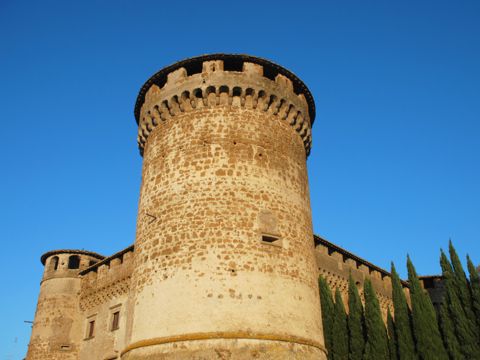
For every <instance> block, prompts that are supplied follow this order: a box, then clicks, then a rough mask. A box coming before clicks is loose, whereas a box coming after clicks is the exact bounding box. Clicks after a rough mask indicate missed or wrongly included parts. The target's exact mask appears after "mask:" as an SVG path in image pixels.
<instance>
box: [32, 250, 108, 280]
mask: <svg viewBox="0 0 480 360" xmlns="http://www.w3.org/2000/svg"><path fill="white" fill-rule="evenodd" d="M104 258H105V256H103V255H100V254H97V253H94V252H91V251H85V250H71V249H63V250H53V251H48V252H46V253H45V254H43V255H42V257H41V258H40V261H41V262H42V264H43V265H44V266H45V270H44V272H43V279H42V281H44V280H47V279H51V278H62V277H77V276H78V273H79V272H80V271H82V270H85V269H87V268H88V267H90V266H92V265H94V264H96V263H97V262H99V261H101V260H102V259H104Z"/></svg>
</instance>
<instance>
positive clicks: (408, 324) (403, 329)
mask: <svg viewBox="0 0 480 360" xmlns="http://www.w3.org/2000/svg"><path fill="white" fill-rule="evenodd" d="M392 299H393V308H394V310H395V311H394V317H395V318H394V322H395V330H396V336H397V338H396V339H397V347H398V359H399V360H411V359H416V358H417V356H416V352H415V341H414V339H413V331H412V319H411V313H410V309H409V307H408V304H407V299H406V297H405V293H404V291H403V286H402V283H401V281H400V277H399V276H398V273H397V271H396V269H395V265H393V263H392Z"/></svg>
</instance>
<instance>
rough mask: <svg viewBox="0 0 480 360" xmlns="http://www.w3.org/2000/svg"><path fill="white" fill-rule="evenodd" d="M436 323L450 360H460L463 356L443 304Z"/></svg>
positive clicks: (446, 308)
mask: <svg viewBox="0 0 480 360" xmlns="http://www.w3.org/2000/svg"><path fill="white" fill-rule="evenodd" d="M438 322H439V325H440V331H441V333H442V338H443V343H444V344H445V348H446V349H447V352H448V356H449V357H450V360H462V359H463V355H462V352H461V350H460V345H459V344H458V340H457V336H456V335H455V331H454V328H453V324H452V319H451V318H450V314H449V313H448V306H447V304H446V303H445V302H444V303H443V304H442V305H441V306H440V312H439V316H438Z"/></svg>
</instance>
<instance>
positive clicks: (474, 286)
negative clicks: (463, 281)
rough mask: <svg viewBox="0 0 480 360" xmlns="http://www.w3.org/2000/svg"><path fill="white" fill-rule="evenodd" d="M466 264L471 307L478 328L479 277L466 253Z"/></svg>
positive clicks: (479, 322) (479, 313)
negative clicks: (470, 292)
mask: <svg viewBox="0 0 480 360" xmlns="http://www.w3.org/2000/svg"><path fill="white" fill-rule="evenodd" d="M467 266H468V272H469V275H470V289H471V291H472V307H473V311H474V312H475V318H476V319H477V325H478V328H480V277H479V275H478V271H477V269H475V266H474V265H473V262H472V260H471V259H470V256H468V255H467Z"/></svg>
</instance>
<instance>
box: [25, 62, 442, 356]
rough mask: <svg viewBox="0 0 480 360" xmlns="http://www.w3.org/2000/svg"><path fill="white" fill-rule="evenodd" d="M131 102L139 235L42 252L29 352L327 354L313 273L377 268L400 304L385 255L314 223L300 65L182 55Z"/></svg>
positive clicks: (387, 298)
mask: <svg viewBox="0 0 480 360" xmlns="http://www.w3.org/2000/svg"><path fill="white" fill-rule="evenodd" d="M135 117H136V120H137V123H138V144H139V149H140V153H141V154H142V156H143V169H142V185H141V190H140V201H139V209H138V218H137V232H136V239H135V243H134V245H132V246H130V247H128V248H126V249H123V250H121V251H119V252H117V253H116V254H113V255H111V256H108V257H105V256H102V255H99V254H96V253H93V252H89V251H83V250H55V251H50V252H47V253H45V254H44V255H43V256H42V257H41V261H42V264H43V265H44V266H45V270H44V274H43V278H42V282H41V286H40V295H39V298H38V305H37V310H36V314H35V319H34V323H33V328H32V335H31V340H30V344H29V347H28V353H27V359H28V360H47V359H48V360H56V359H62V360H70V359H71V360H74V359H75V360H77V359H82V360H113V359H122V360H136V359H142V360H147V359H326V350H325V346H324V341H323V329H322V323H321V309H320V301H319V294H318V284H317V279H318V276H319V274H322V275H323V276H325V277H326V278H327V280H328V281H329V283H330V284H331V286H332V287H338V288H340V289H341V290H342V292H343V293H344V295H345V296H346V290H347V281H348V276H349V274H350V273H351V274H352V276H353V278H354V279H355V281H356V283H357V285H358V286H359V289H360V290H361V289H362V284H363V281H364V279H365V278H367V277H368V278H371V279H372V282H373V285H374V287H375V290H376V292H377V295H378V297H379V301H380V305H381V308H382V311H383V312H384V314H385V313H386V311H387V309H388V308H391V306H392V303H391V281H390V274H389V273H388V272H387V271H385V270H383V269H381V268H379V267H377V266H375V265H373V264H371V263H369V262H367V261H365V260H363V259H362V258H360V257H358V256H356V255H354V254H351V253H349V252H348V251H346V250H344V249H342V248H340V247H338V246H336V245H334V244H332V243H330V242H328V241H327V240H325V239H323V238H321V237H319V236H314V235H313V232H312V219H311V209H310V198H309V187H308V178H307V167H306V159H307V156H308V155H309V153H310V149H311V144H312V139H311V126H312V125H313V122H314V118H315V104H314V100H313V97H312V95H311V93H310V91H309V90H308V88H307V87H306V86H305V84H304V83H303V82H302V81H301V80H300V79H299V78H297V77H296V76H295V75H294V74H293V73H291V72H290V71H288V70H286V69H284V68H283V67H280V66H278V65H276V64H274V63H272V62H270V61H267V60H264V59H261V58H257V57H252V56H246V55H229V54H214V55H205V56H200V57H196V58H191V59H187V60H184V61H180V62H177V63H175V64H173V65H171V66H169V67H166V68H164V69H162V70H161V71H159V72H158V73H156V74H155V75H153V76H152V77H151V78H150V79H149V80H148V81H147V82H146V83H145V84H144V86H143V87H142V88H141V90H140V93H139V95H138V98H137V102H136V105H135ZM427 282H428V284H429V285H428V286H429V287H430V288H431V290H432V294H436V293H437V288H440V287H439V286H440V285H439V284H440V283H441V281H440V280H439V279H438V278H436V277H435V278H428V279H426V280H424V283H425V284H426V283H427ZM405 291H406V292H408V284H405ZM435 296H436V295H435Z"/></svg>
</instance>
